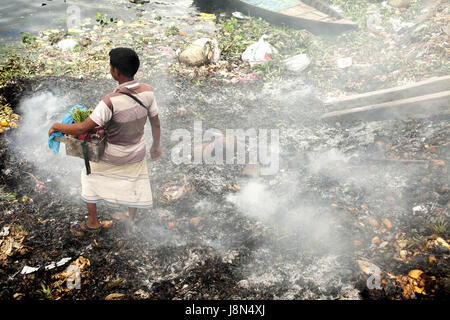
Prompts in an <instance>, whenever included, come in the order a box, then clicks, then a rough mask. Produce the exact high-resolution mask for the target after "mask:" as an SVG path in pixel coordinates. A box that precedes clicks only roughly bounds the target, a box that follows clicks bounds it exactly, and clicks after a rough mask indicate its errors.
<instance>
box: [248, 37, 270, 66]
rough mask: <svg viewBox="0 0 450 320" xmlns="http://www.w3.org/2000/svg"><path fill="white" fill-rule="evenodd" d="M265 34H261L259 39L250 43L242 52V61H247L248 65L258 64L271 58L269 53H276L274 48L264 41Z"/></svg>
mask: <svg viewBox="0 0 450 320" xmlns="http://www.w3.org/2000/svg"><path fill="white" fill-rule="evenodd" d="M266 38H267V35H263V36H261V38H259V41H258V42H256V43H254V44H252V45H250V46H249V47H248V48H247V49H245V51H244V53H243V54H242V57H241V58H242V61H248V62H249V63H250V67H253V66H254V65H258V64H264V63H267V61H269V60H272V58H271V57H270V55H271V54H273V53H276V49H275V48H274V47H272V46H271V45H270V44H269V43H267V42H266V41H265V39H266Z"/></svg>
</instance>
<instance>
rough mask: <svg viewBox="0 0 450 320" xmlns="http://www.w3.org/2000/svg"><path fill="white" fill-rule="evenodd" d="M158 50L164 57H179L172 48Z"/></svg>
mask: <svg viewBox="0 0 450 320" xmlns="http://www.w3.org/2000/svg"><path fill="white" fill-rule="evenodd" d="M157 50H158V53H159V54H160V55H161V56H162V57H169V58H175V57H176V56H177V54H176V52H175V51H174V50H173V49H172V48H171V47H158V48H157Z"/></svg>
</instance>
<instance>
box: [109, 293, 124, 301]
mask: <svg viewBox="0 0 450 320" xmlns="http://www.w3.org/2000/svg"><path fill="white" fill-rule="evenodd" d="M124 299H126V296H125V295H124V294H123V293H111V294H109V295H108V296H107V297H106V298H105V300H124Z"/></svg>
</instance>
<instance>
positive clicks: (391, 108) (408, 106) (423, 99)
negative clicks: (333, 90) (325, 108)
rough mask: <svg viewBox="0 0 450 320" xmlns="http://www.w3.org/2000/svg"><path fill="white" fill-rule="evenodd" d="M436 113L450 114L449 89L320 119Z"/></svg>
mask: <svg viewBox="0 0 450 320" xmlns="http://www.w3.org/2000/svg"><path fill="white" fill-rule="evenodd" d="M438 114H450V90H448V91H444V92H438V93H432V94H427V95H424V96H420V97H413V98H408V99H401V100H396V101H390V102H385V103H381V104H375V105H369V106H364V107H357V108H352V109H347V110H340V111H333V112H328V113H326V114H324V115H323V116H322V117H321V119H323V120H326V121H330V120H341V119H342V120H368V121H371V120H386V119H407V118H423V117H430V116H434V115H438Z"/></svg>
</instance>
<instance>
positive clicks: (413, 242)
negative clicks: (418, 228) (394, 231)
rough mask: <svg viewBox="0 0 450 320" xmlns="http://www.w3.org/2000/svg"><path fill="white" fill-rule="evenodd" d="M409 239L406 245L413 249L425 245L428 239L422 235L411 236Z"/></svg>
mask: <svg viewBox="0 0 450 320" xmlns="http://www.w3.org/2000/svg"><path fill="white" fill-rule="evenodd" d="M407 240H408V244H407V245H406V247H407V248H408V249H409V250H412V249H415V248H418V247H425V246H426V245H427V240H425V239H424V238H423V237H421V236H415V237H412V238H409V239H407Z"/></svg>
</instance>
